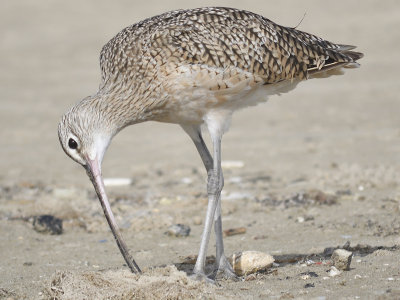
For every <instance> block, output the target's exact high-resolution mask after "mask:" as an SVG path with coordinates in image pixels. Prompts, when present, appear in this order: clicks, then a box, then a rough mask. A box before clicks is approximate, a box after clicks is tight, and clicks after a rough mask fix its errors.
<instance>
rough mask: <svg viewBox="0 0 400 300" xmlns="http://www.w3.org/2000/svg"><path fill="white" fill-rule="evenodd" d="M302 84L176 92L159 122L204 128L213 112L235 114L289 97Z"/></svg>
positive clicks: (290, 82) (189, 89) (245, 86)
mask: <svg viewBox="0 0 400 300" xmlns="http://www.w3.org/2000/svg"><path fill="white" fill-rule="evenodd" d="M298 82H299V81H298V80H295V81H284V82H280V83H276V84H270V85H264V84H257V85H253V86H250V85H242V86H241V87H232V88H226V89H220V90H210V89H206V88H202V87H192V88H186V89H175V91H174V93H170V94H169V95H168V101H166V104H165V106H164V109H163V110H164V114H162V115H161V116H160V117H159V118H157V119H156V121H160V122H167V123H176V124H202V123H203V122H204V117H205V116H206V115H207V114H208V113H209V112H211V111H227V112H229V113H230V114H232V113H233V112H234V111H236V110H238V109H241V108H245V107H248V106H254V105H257V104H258V103H261V102H266V101H267V100H268V98H269V96H272V95H280V94H281V93H286V92H288V91H290V90H292V89H294V88H295V87H296V85H297V84H298Z"/></svg>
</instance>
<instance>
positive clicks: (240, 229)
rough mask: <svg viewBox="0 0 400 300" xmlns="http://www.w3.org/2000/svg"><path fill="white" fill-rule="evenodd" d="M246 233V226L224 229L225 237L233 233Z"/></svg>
mask: <svg viewBox="0 0 400 300" xmlns="http://www.w3.org/2000/svg"><path fill="white" fill-rule="evenodd" d="M243 233H246V228H245V227H238V228H230V229H227V230H224V233H223V235H224V237H226V236H232V235H237V234H243Z"/></svg>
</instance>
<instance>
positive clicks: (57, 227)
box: [33, 215, 63, 235]
mask: <svg viewBox="0 0 400 300" xmlns="http://www.w3.org/2000/svg"><path fill="white" fill-rule="evenodd" d="M33 229H34V230H35V231H37V232H39V233H46V234H52V235H53V234H54V235H55V234H61V233H62V232H63V228H62V220H61V219H59V218H56V217H54V216H52V215H41V216H35V217H33Z"/></svg>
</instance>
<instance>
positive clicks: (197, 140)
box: [182, 126, 236, 278]
mask: <svg viewBox="0 0 400 300" xmlns="http://www.w3.org/2000/svg"><path fill="white" fill-rule="evenodd" d="M182 128H183V129H184V130H185V131H186V133H187V134H188V135H189V136H190V137H191V138H192V140H193V142H194V144H195V146H196V149H197V151H198V152H199V154H200V157H201V159H202V161H203V164H204V166H205V168H206V170H207V174H208V177H210V176H211V172H212V170H213V158H212V156H211V154H210V152H209V151H208V149H207V146H206V144H205V142H204V140H203V137H202V135H201V131H200V128H199V127H186V126H185V127H184V126H182ZM219 174H220V175H219V176H220V178H219V181H220V182H221V183H222V185H223V182H224V178H223V174H222V170H220V172H219ZM221 190H222V187H221ZM216 202H217V204H216V210H215V223H214V229H215V235H216V272H217V273H223V274H224V275H225V277H229V278H236V275H235V273H234V271H233V269H232V267H231V265H230V264H229V262H228V260H227V258H226V256H225V254H224V244H223V237H222V222H221V197H220V192H219V195H218V197H217V198H216Z"/></svg>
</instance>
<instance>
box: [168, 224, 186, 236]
mask: <svg viewBox="0 0 400 300" xmlns="http://www.w3.org/2000/svg"><path fill="white" fill-rule="evenodd" d="M165 234H167V235H169V236H175V237H185V236H188V235H189V234H190V227H189V226H188V225H184V224H174V225H171V226H169V227H168V230H167V231H166V232H165Z"/></svg>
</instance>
